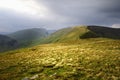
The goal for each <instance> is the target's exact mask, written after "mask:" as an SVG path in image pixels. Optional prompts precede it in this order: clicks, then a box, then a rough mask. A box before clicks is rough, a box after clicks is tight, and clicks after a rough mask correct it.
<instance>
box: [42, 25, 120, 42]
mask: <svg viewBox="0 0 120 80" xmlns="http://www.w3.org/2000/svg"><path fill="white" fill-rule="evenodd" d="M98 37H102V38H112V39H120V29H116V28H108V27H103V26H75V27H69V28H64V29H61V30H58V31H56V32H54V33H52V34H51V35H50V36H48V37H47V38H46V39H45V40H44V42H45V43H50V42H61V41H69V40H79V39H87V38H98Z"/></svg>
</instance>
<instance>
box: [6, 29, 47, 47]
mask: <svg viewBox="0 0 120 80" xmlns="http://www.w3.org/2000/svg"><path fill="white" fill-rule="evenodd" d="M47 35H48V32H47V30H46V29H43V28H32V29H25V30H20V31H17V32H14V33H11V34H8V36H9V37H11V38H14V39H16V40H17V41H18V42H19V43H20V44H21V46H29V45H32V44H33V43H34V42H36V41H37V40H41V39H42V38H44V37H46V36H47Z"/></svg>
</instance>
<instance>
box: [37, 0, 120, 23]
mask: <svg viewBox="0 0 120 80" xmlns="http://www.w3.org/2000/svg"><path fill="white" fill-rule="evenodd" d="M38 2H41V0H38ZM42 3H43V4H44V5H46V6H48V8H50V9H51V10H52V11H53V12H55V13H56V14H58V15H61V16H64V17H66V18H68V19H69V20H70V21H69V22H68V23H69V24H74V23H75V24H76V23H78V24H96V25H97V24H98V25H112V24H114V23H120V15H119V14H120V5H119V3H120V0H74V1H73V0H64V1H63V0H50V1H48V0H42Z"/></svg>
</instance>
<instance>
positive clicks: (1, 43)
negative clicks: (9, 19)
mask: <svg viewBox="0 0 120 80" xmlns="http://www.w3.org/2000/svg"><path fill="white" fill-rule="evenodd" d="M17 46H18V42H17V41H16V40H15V39H12V38H10V37H8V36H5V35H0V52H3V51H8V50H11V49H14V48H16V47H17Z"/></svg>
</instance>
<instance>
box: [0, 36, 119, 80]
mask: <svg viewBox="0 0 120 80" xmlns="http://www.w3.org/2000/svg"><path fill="white" fill-rule="evenodd" d="M0 80H120V40H112V39H102V38H98V39H87V40H78V41H69V42H67V43H54V44H45V45H39V46H35V47H32V48H26V49H20V50H15V51H11V52H8V53H3V54H0Z"/></svg>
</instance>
